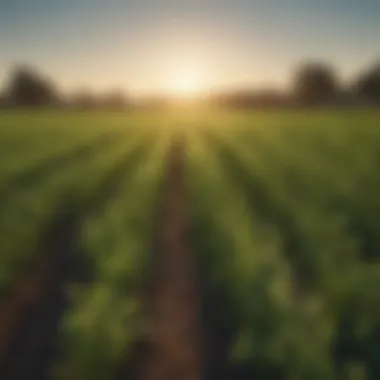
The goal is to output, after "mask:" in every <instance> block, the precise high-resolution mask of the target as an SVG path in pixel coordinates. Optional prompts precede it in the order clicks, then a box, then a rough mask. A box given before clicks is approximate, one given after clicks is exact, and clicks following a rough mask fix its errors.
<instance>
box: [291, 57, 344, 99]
mask: <svg viewBox="0 0 380 380" xmlns="http://www.w3.org/2000/svg"><path fill="white" fill-rule="evenodd" d="M337 93H338V84H337V80H336V76H335V72H334V70H333V69H332V68H331V67H329V66H328V65H325V64H321V63H308V64H304V65H302V66H300V67H299V69H298V70H297V71H296V75H295V79H294V95H295V98H296V99H297V100H298V101H299V102H301V103H303V104H321V103H325V102H328V101H330V100H331V99H333V98H334V96H335V95H336V94H337Z"/></svg>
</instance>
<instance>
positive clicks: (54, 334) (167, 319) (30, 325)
mask: <svg viewBox="0 0 380 380" xmlns="http://www.w3.org/2000/svg"><path fill="white" fill-rule="evenodd" d="M0 156H1V165H0V202H1V214H0V231H1V252H0V301H1V304H0V378H1V379H15V380H18V379H26V378H28V375H30V374H33V376H34V377H33V378H35V379H61V380H66V379H70V380H71V379H73V380H87V379H88V380H90V379H95V380H96V379H99V380H108V379H110V380H111V379H119V378H120V379H121V378H123V379H125V378H131V379H137V378H139V379H142V380H155V379H157V380H158V379H165V380H166V379H167V380H171V379H173V380H176V379H184V380H186V379H188V380H190V379H200V378H204V379H218V380H220V379H226V380H227V379H239V380H240V379H241V380H246V379H247V380H248V379H284V380H304V379H305V380H309V379H310V380H313V379H315V380H319V379H321V380H322V379H323V380H324V379H327V380H328V379H331V380H332V379H339V380H346V379H347V380H362V379H363V380H364V379H371V380H372V379H378V378H379V377H380V322H379V321H380V293H379V289H380V260H379V259H380V219H379V215H380V196H379V194H380V176H378V171H379V168H380V114H379V112H378V111H375V110H355V111H354V110H348V111H347V110H344V111H331V110H328V111H327V110H315V111H290V110H288V111H254V112H253V111H252V112H232V111H229V112H227V111H222V110H218V111H217V110H213V111H205V110H202V111H199V112H194V111H192V110H182V111H177V112H176V113H169V112H166V113H163V112H162V113H160V112H156V113H151V114H148V113H146V114H143V113H139V112H136V113H132V112H131V113H130V114H122V113H111V112H95V111H94V112H71V113H70V112H58V111H57V112H55V111H34V112H32V111H25V112H19V113H17V112H10V111H7V112H5V111H4V112H3V113H2V114H0Z"/></svg>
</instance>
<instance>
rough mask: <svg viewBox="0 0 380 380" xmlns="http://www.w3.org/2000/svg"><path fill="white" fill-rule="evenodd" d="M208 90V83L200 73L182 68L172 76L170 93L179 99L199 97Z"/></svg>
mask: <svg viewBox="0 0 380 380" xmlns="http://www.w3.org/2000/svg"><path fill="white" fill-rule="evenodd" d="M205 89H206V83H205V80H204V78H203V77H202V74H201V72H200V71H197V70H196V69H191V68H182V69H179V70H177V71H176V72H173V73H171V75H170V84H169V92H170V94H171V95H173V96H175V97H179V98H189V97H197V96H200V95H202V93H203V92H204V91H205Z"/></svg>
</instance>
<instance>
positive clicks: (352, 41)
mask: <svg viewBox="0 0 380 380" xmlns="http://www.w3.org/2000/svg"><path fill="white" fill-rule="evenodd" d="M379 17H380V2H379V1H378V0H362V1H360V2H359V1H348V0H321V1H307V0H305V1H300V0H289V1H283V0H230V1H226V0H220V1H214V0H208V1H199V0H195V1H184V0H178V1H168V0H139V1H137V0H130V1H121V0H110V1H107V2H105V1H98V0H66V1H58V0H34V1H30V0H9V1H8V0H5V1H1V2H0V56H1V58H2V59H1V60H0V86H1V83H4V80H5V78H7V74H8V72H9V69H10V68H11V67H12V66H13V65H14V64H15V63H20V62H21V63H24V62H26V63H28V64H32V65H35V66H36V67H38V68H39V69H41V71H42V72H44V73H47V74H49V75H51V77H53V78H55V80H56V81H57V82H58V84H59V86H60V88H62V89H63V91H66V92H70V91H73V90H76V89H78V88H84V87H85V88H88V89H90V90H92V91H95V92H96V91H104V90H109V89H115V88H119V89H122V90H123V91H127V92H128V93H131V94H136V95H139V94H147V93H162V92H163V93H172V94H174V93H176V94H178V95H179V94H181V95H189V94H195V93H202V92H203V91H205V90H208V89H224V88H233V87H242V86H252V87H256V88H259V87H267V86H269V87H270V86H276V87H279V88H283V87H286V86H287V85H288V83H289V80H290V75H291V72H292V70H293V69H294V66H295V65H296V64H297V63H299V62H300V61H302V60H305V59H313V58H316V59H320V60H322V61H324V60H325V61H328V62H329V63H331V64H332V65H333V66H336V67H339V70H340V73H341V75H342V77H343V79H346V78H348V79H349V78H350V77H351V75H356V74H357V73H358V71H359V70H360V69H362V68H363V67H364V66H365V65H369V64H370V63H371V62H372V61H374V60H375V59H376V58H377V57H378V56H379V55H380V50H379V49H380V47H379V44H378V38H379V35H380V23H379ZM193 61H194V62H195V63H194V62H193Z"/></svg>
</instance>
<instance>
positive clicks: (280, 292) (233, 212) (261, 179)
mask: <svg viewBox="0 0 380 380" xmlns="http://www.w3.org/2000/svg"><path fill="white" fill-rule="evenodd" d="M232 122H235V123H236V124H235V126H234V125H232V124H230V123H232ZM212 123H213V121H211V122H210V125H209V128H208V131H207V130H205V131H203V132H201V133H200V134H199V135H198V137H197V136H196V134H194V136H193V139H192V142H191V144H190V148H191V150H190V152H189V175H188V187H189V194H190V202H191V204H192V205H193V206H192V208H191V218H190V220H191V225H192V242H193V250H194V252H196V253H197V255H198V260H199V267H200V268H201V270H202V274H201V278H202V279H203V284H202V295H203V305H204V306H203V309H204V316H205V320H206V325H208V326H209V329H210V330H211V333H212V335H213V336H214V339H215V340H216V341H217V342H218V343H217V344H216V347H218V349H217V350H216V354H214V356H215V357H214V358H213V360H214V361H215V363H226V364H225V366H218V364H215V365H214V366H212V363H211V366H210V368H209V371H210V373H211V374H212V373H214V375H215V372H218V371H219V374H218V378H223V376H224V378H230V377H231V376H232V377H233V376H238V375H242V376H243V377H242V378H252V377H254V376H258V377H259V378H274V379H376V378H377V377H378V375H379V368H378V364H377V363H378V360H376V358H378V352H379V344H378V341H379V340H378V338H377V337H378V335H379V323H378V320H379V317H380V316H379V313H378V311H377V310H380V308H379V306H380V296H378V294H377V291H376V289H377V287H378V285H379V280H380V271H379V270H380V266H379V265H378V252H379V250H378V248H379V240H378V236H380V235H379V234H378V231H379V230H378V228H379V224H378V221H377V220H376V219H377V218H376V215H377V214H378V211H380V210H379V206H378V205H379V203H378V197H377V196H376V193H378V190H380V189H379V187H380V186H379V183H378V180H377V178H376V177H377V176H376V167H377V163H378V162H379V160H378V158H379V153H378V152H379V149H378V148H379V145H380V139H379V134H378V133H379V132H378V131H377V129H376V119H375V118H374V117H373V116H372V115H371V117H367V118H366V117H361V116H360V115H353V116H352V115H351V117H345V116H342V115H321V114H318V115H316V116H314V117H313V116H312V115H307V117H306V115H305V116H302V115H301V116H297V117H294V115H293V116H286V115H284V116H283V117H282V118H275V117H272V118H271V117H269V116H267V115H266V116H265V117H254V116H250V117H248V118H247V117H246V118H244V117H243V118H241V117H239V118H238V119H236V120H229V121H228V122H227V123H226V122H225V123H224V125H223V123H221V122H214V125H213V124H212ZM318 126H319V127H318ZM210 305H211V306H210ZM218 355H219V356H218ZM210 376H211V375H210ZM244 376H245V377H244Z"/></svg>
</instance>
